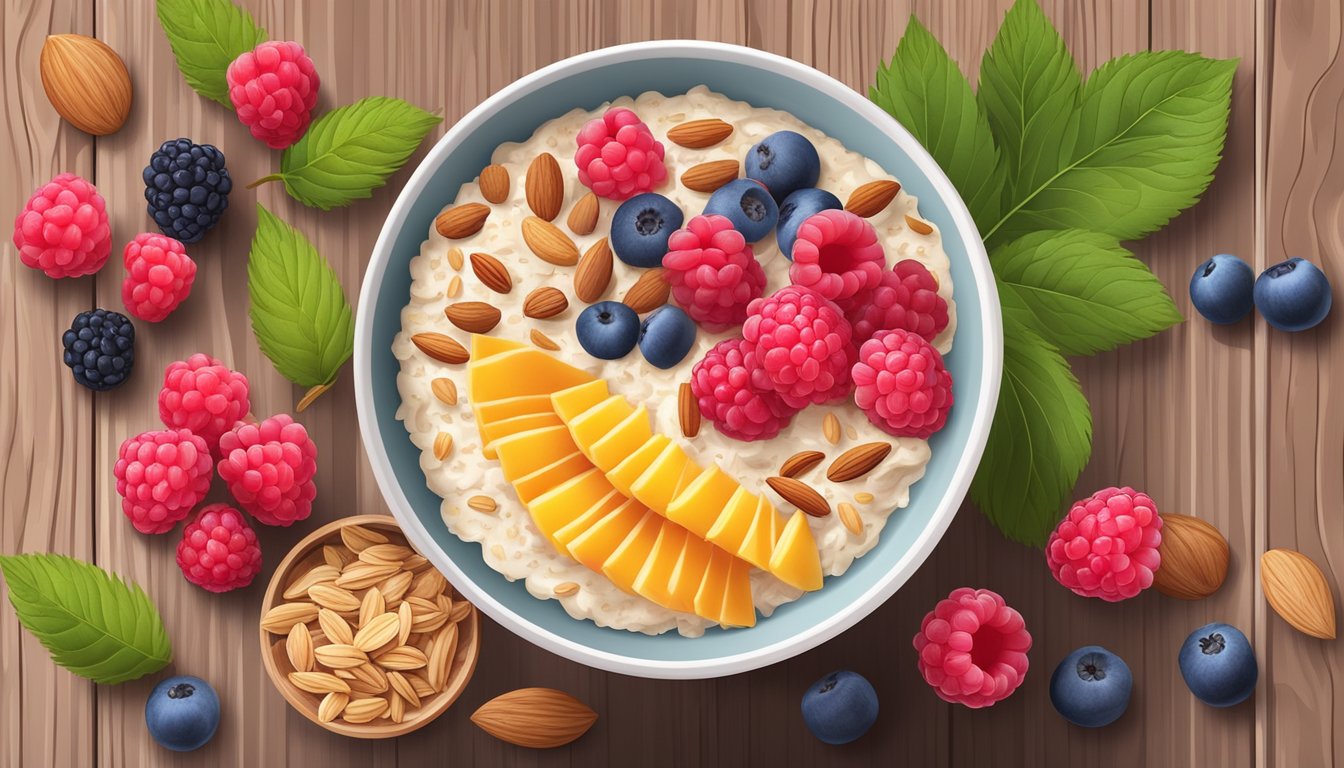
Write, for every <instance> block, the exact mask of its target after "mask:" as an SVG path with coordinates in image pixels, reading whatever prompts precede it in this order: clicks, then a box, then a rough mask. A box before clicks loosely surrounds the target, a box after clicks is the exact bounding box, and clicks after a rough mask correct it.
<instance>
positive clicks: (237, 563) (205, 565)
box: [177, 504, 261, 592]
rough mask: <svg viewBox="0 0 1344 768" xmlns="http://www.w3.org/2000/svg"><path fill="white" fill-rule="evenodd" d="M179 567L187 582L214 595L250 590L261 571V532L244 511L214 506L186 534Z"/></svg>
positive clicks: (180, 551)
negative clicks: (242, 589)
mask: <svg viewBox="0 0 1344 768" xmlns="http://www.w3.org/2000/svg"><path fill="white" fill-rule="evenodd" d="M177 567H178V568H181V569H182V575H183V576H186V577H187V581H190V582H191V583H192V584H195V585H196V586H198V587H200V588H201V589H205V590H209V591H211V592H230V591H232V590H235V589H238V588H239V587H246V586H247V585H248V584H251V583H252V579H253V578H255V577H256V575H257V574H258V573H260V572H261V545H259V544H258V543H257V532H256V531H254V530H252V526H250V525H248V524H247V518H246V517H244V516H243V513H242V512H239V511H238V510H236V509H234V508H233V507H230V506H229V505H228V504H211V505H210V506H208V507H206V508H205V509H202V510H201V513H200V514H199V515H197V516H196V519H195V520H192V521H191V522H190V523H187V527H186V529H185V530H183V531H182V541H180V542H178V544H177Z"/></svg>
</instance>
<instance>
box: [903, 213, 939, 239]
mask: <svg viewBox="0 0 1344 768" xmlns="http://www.w3.org/2000/svg"><path fill="white" fill-rule="evenodd" d="M905 225H906V226H907V227H909V228H910V229H911V230H912V231H914V232H917V233H919V234H921V235H931V234H933V226H932V225H930V224H929V222H927V221H924V220H923V219H917V218H915V217H914V216H911V215H910V214H908V213H907V214H905Z"/></svg>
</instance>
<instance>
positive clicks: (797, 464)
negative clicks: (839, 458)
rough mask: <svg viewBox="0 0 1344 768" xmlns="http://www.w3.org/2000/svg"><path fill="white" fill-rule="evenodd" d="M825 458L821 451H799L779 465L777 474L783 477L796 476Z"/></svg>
mask: <svg viewBox="0 0 1344 768" xmlns="http://www.w3.org/2000/svg"><path fill="white" fill-rule="evenodd" d="M825 458H826V454H824V453H822V452H821V451H799V452H797V453H795V454H793V455H792V456H790V457H789V458H787V459H785V460H784V463H783V464H781V465H779V474H781V475H783V476H784V477H797V476H799V475H801V474H803V473H804V472H806V471H808V470H809V469H811V468H813V467H815V466H817V465H818V464H820V463H821V462H822V460H823V459H825Z"/></svg>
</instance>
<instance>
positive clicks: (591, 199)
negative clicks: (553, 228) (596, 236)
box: [565, 192, 602, 235]
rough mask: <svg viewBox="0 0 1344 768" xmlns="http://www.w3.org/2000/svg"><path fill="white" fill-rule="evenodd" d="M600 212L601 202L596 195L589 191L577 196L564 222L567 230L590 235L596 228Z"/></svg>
mask: <svg viewBox="0 0 1344 768" xmlns="http://www.w3.org/2000/svg"><path fill="white" fill-rule="evenodd" d="M601 213H602V204H601V202H599V201H598V199H597V195H595V194H593V193H592V192H589V193H588V194H586V195H584V196H583V197H580V198H579V202H577V203H575V204H574V207H573V208H571V209H569V218H568V219H566V220H565V223H566V224H567V225H568V226H569V231H570V232H573V233H574V234H576V235H591V234H592V233H593V230H595V229H597V217H598V216H599V215H600V214H601Z"/></svg>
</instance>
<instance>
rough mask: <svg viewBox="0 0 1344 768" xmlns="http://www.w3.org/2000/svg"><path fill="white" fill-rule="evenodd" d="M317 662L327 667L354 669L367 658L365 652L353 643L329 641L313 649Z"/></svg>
mask: <svg viewBox="0 0 1344 768" xmlns="http://www.w3.org/2000/svg"><path fill="white" fill-rule="evenodd" d="M313 655H314V656H315V657H317V663H319V664H321V665H322V666H324V667H327V668H328V669H354V668H355V667H358V666H359V665H360V664H363V663H364V662H366V661H368V660H369V657H368V655H367V654H365V653H364V652H363V651H361V650H359V649H358V648H356V647H355V646H353V645H345V644H344V643H331V644H329V645H323V646H320V647H318V648H315V649H313Z"/></svg>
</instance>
